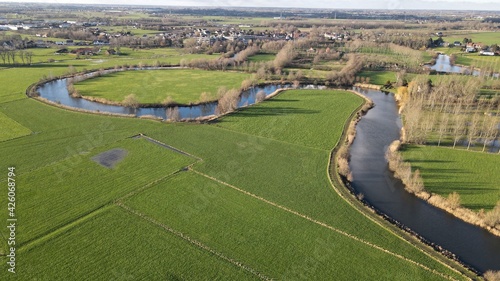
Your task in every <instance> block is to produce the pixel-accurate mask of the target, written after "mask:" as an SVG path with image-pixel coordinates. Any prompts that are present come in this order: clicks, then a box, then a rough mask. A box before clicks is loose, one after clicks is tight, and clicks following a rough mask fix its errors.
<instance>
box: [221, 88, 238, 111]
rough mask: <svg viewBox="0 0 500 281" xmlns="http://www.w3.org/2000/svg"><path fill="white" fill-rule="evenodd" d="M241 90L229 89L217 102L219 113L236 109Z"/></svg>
mask: <svg viewBox="0 0 500 281" xmlns="http://www.w3.org/2000/svg"><path fill="white" fill-rule="evenodd" d="M239 97H240V92H239V91H238V90H236V89H231V90H229V91H227V92H226V93H225V94H224V96H222V97H221V98H219V100H218V102H217V109H216V112H217V114H225V113H229V112H231V111H233V110H235V109H236V108H237V107H238V100H239Z"/></svg>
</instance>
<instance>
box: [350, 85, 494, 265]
mask: <svg viewBox="0 0 500 281" xmlns="http://www.w3.org/2000/svg"><path fill="white" fill-rule="evenodd" d="M356 90H357V91H358V92H360V93H362V94H363V95H364V96H366V97H368V98H370V99H371V100H373V102H374V103H375V107H374V108H372V109H371V110H369V111H368V113H367V114H366V115H365V116H363V118H361V120H360V121H359V123H358V125H357V133H356V138H355V140H354V142H353V145H352V147H351V162H350V166H351V170H352V173H353V178H354V181H353V182H352V187H353V188H354V189H355V190H356V192H361V193H363V195H364V198H365V200H366V201H368V202H369V203H370V204H371V205H373V206H374V207H375V208H377V209H378V210H380V211H382V212H383V213H385V214H387V215H388V216H389V217H391V218H393V219H395V220H397V221H399V222H401V223H402V224H404V225H406V226H408V227H410V228H411V229H412V230H413V231H415V232H417V233H418V234H419V235H421V236H423V237H424V238H425V239H427V240H429V241H431V242H434V243H436V244H438V245H440V246H442V247H443V248H444V249H446V250H448V251H450V252H452V253H454V254H456V255H457V257H458V258H459V259H460V260H461V261H462V262H464V263H465V264H467V265H469V266H471V267H473V268H474V269H476V270H478V271H480V272H485V271H486V270H489V269H495V270H500V237H497V236H495V235H493V234H491V233H489V232H488V231H486V230H484V229H482V228H479V227H476V226H473V225H471V224H468V223H465V222H463V221H462V220H460V219H458V218H456V217H454V216H452V215H450V214H448V213H446V212H445V211H443V210H441V209H438V208H436V207H434V206H432V205H430V204H428V203H427V202H425V201H423V200H421V199H419V198H417V197H416V196H414V195H412V194H410V193H408V192H406V191H405V190H404V187H403V184H402V183H401V181H400V180H398V179H395V178H394V177H393V173H392V172H391V171H390V170H389V169H388V165H387V161H386V160H385V158H384V155H385V151H386V149H387V147H388V146H389V144H390V143H391V142H392V141H394V140H396V139H399V133H400V129H401V120H400V118H399V115H398V112H397V106H396V102H395V100H394V97H393V95H392V94H384V93H382V92H380V91H375V90H364V89H356Z"/></svg>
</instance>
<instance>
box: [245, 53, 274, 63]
mask: <svg viewBox="0 0 500 281" xmlns="http://www.w3.org/2000/svg"><path fill="white" fill-rule="evenodd" d="M275 57H276V55H275V54H256V55H254V56H251V57H249V58H248V61H250V62H261V61H272V60H274V58H275Z"/></svg>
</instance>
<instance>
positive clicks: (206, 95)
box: [198, 92, 210, 103]
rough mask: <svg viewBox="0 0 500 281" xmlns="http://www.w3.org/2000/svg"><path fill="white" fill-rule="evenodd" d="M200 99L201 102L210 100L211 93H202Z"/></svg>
mask: <svg viewBox="0 0 500 281" xmlns="http://www.w3.org/2000/svg"><path fill="white" fill-rule="evenodd" d="M198 101H199V102H201V103H204V102H208V101H210V93H207V92H203V93H201V94H200V98H199V99H198Z"/></svg>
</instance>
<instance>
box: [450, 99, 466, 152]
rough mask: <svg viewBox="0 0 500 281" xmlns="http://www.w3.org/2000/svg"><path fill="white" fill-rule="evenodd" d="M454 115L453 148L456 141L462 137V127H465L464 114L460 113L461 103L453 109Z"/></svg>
mask: <svg viewBox="0 0 500 281" xmlns="http://www.w3.org/2000/svg"><path fill="white" fill-rule="evenodd" d="M453 113H454V117H453V122H454V124H453V127H452V131H453V148H455V147H456V145H457V142H458V141H459V140H460V139H462V138H463V136H464V129H465V120H464V119H465V118H464V115H463V114H462V105H461V104H457V105H456V106H455V109H454V112H453Z"/></svg>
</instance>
